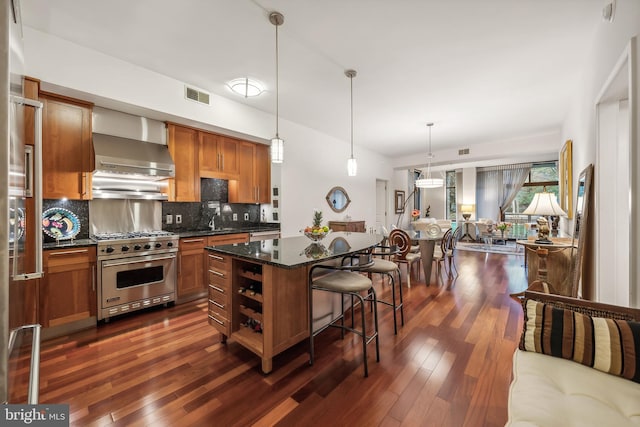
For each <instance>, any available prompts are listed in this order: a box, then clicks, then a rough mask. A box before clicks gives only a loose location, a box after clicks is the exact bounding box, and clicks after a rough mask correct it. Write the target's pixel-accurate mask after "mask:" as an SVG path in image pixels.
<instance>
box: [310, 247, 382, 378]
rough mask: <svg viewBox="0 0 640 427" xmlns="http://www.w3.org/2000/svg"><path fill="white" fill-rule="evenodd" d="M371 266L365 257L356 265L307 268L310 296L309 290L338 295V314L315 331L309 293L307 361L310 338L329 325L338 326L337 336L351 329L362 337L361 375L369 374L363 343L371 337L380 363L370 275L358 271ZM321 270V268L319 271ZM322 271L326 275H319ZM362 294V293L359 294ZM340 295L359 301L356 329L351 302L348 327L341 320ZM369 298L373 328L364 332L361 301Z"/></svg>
mask: <svg viewBox="0 0 640 427" xmlns="http://www.w3.org/2000/svg"><path fill="white" fill-rule="evenodd" d="M371 266H373V260H372V259H371V258H369V259H368V260H367V261H365V262H360V263H358V264H355V265H353V264H348V265H336V264H316V265H314V266H313V267H311V268H310V269H309V292H310V293H311V295H313V291H323V292H334V293H338V294H340V295H341V296H340V305H341V309H340V315H339V316H337V317H336V318H335V319H332V320H331V321H330V322H329V323H328V324H326V325H324V326H322V327H321V328H319V329H318V330H317V331H314V330H313V323H314V318H313V296H312V298H311V302H310V304H309V331H310V333H309V364H310V365H313V363H314V338H315V337H316V335H318V334H319V333H321V332H322V331H324V330H325V329H327V328H329V327H335V328H339V329H340V330H341V331H340V332H341V338H343V339H344V331H345V330H347V331H350V332H353V333H354V334H356V335H359V336H360V337H361V338H362V358H363V361H364V362H363V364H364V376H365V377H368V376H369V368H368V363H367V345H368V344H369V343H371V341H373V340H375V344H376V361H377V362H380V343H379V338H378V307H377V302H378V301H377V297H376V291H375V289H374V288H373V283H372V281H371V279H370V278H368V277H367V276H365V275H363V274H361V273H362V270H363V269H366V268H368V267H371ZM322 270H324V271H322ZM320 273H326V274H320ZM363 294H364V295H365V296H366V297H365V296H363ZM344 296H350V297H351V298H352V300H353V298H357V299H358V300H359V302H360V318H361V322H362V323H361V326H360V329H356V328H355V327H353V317H354V311H353V309H354V305H353V304H351V309H352V311H351V317H352V326H351V327H349V326H347V325H345V323H344ZM367 298H370V301H371V302H372V304H371V310H372V311H373V331H372V332H370V333H369V334H367V326H366V318H365V312H366V311H367V310H365V304H364V303H365V301H366V300H368V299H367Z"/></svg>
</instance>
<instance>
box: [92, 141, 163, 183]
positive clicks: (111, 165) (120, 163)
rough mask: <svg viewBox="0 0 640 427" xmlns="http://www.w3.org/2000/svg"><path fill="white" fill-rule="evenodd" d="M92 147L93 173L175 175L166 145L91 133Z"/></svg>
mask: <svg viewBox="0 0 640 427" xmlns="http://www.w3.org/2000/svg"><path fill="white" fill-rule="evenodd" d="M93 150H94V151H95V154H96V159H95V160H96V162H95V167H96V170H95V173H96V174H103V175H104V174H108V175H110V176H113V175H116V176H118V175H120V177H121V175H137V176H138V177H139V178H143V179H145V178H146V179H152V180H156V179H166V178H172V177H173V176H175V171H176V168H175V165H174V163H173V159H172V158H171V155H170V154H169V149H168V148H167V146H166V145H161V144H155V143H152V142H144V141H138V140H134V139H129V138H121V137H118V136H112V135H104V134H100V133H94V134H93ZM125 178H126V177H125Z"/></svg>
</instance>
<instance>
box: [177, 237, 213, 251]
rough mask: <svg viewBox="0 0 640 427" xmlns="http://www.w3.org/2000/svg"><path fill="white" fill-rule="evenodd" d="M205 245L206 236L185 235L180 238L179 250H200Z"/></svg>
mask: <svg viewBox="0 0 640 427" xmlns="http://www.w3.org/2000/svg"><path fill="white" fill-rule="evenodd" d="M205 246H207V238H206V237H185V238H183V239H180V250H181V251H183V252H184V251H190V250H198V249H200V250H202V249H204V247H205Z"/></svg>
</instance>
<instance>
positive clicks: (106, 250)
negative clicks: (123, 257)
mask: <svg viewBox="0 0 640 427" xmlns="http://www.w3.org/2000/svg"><path fill="white" fill-rule="evenodd" d="M104 251H105V252H106V253H108V254H110V253H111V252H113V248H112V247H111V246H107V249H105V250H104Z"/></svg>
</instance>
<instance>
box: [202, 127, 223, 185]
mask: <svg viewBox="0 0 640 427" xmlns="http://www.w3.org/2000/svg"><path fill="white" fill-rule="evenodd" d="M199 136H200V156H199V165H198V166H199V167H200V176H202V177H206V178H215V177H216V175H217V173H218V171H219V168H220V154H219V153H218V135H216V134H213V133H209V132H200V135H199Z"/></svg>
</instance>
